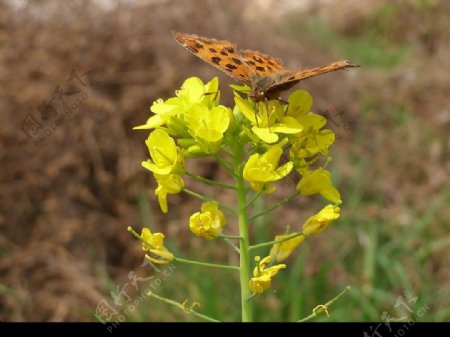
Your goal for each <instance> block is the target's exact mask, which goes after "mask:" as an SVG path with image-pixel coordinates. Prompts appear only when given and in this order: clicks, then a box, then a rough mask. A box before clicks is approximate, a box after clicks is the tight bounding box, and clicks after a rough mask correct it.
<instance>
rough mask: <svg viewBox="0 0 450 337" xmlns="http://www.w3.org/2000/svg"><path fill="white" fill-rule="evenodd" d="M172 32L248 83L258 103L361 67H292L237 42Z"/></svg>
mask: <svg viewBox="0 0 450 337" xmlns="http://www.w3.org/2000/svg"><path fill="white" fill-rule="evenodd" d="M172 35H173V36H174V37H175V39H176V40H177V41H178V42H179V43H180V44H181V45H182V46H183V47H185V48H186V49H187V50H189V51H190V52H192V53H193V54H194V55H196V56H198V57H199V58H201V59H202V60H203V61H205V62H208V63H209V64H211V65H212V66H214V67H216V68H218V69H220V70H222V71H223V72H224V73H226V74H227V75H228V76H230V77H232V78H234V79H235V80H237V81H238V82H240V83H243V84H245V85H247V86H249V87H250V88H251V92H250V94H249V97H250V98H251V99H252V100H253V101H255V102H261V101H267V100H271V99H277V100H281V99H280V93H281V92H282V91H284V90H288V89H290V88H291V87H293V86H294V85H296V84H297V83H298V82H300V81H301V80H304V79H306V78H309V77H313V76H317V75H320V74H325V73H328V72H330V71H335V70H341V69H347V68H350V67H358V65H356V64H352V63H351V62H349V61H347V60H343V61H337V62H334V63H330V64H328V65H326V66H322V67H317V68H312V69H307V70H301V71H296V70H290V69H286V68H284V67H283V64H282V62H281V60H280V59H279V58H275V57H271V56H269V55H265V54H263V53H260V52H258V51H253V50H239V51H238V50H237V49H236V44H234V43H232V42H230V41H227V40H216V39H209V38H206V37H201V36H198V35H195V34H187V33H180V32H176V31H172Z"/></svg>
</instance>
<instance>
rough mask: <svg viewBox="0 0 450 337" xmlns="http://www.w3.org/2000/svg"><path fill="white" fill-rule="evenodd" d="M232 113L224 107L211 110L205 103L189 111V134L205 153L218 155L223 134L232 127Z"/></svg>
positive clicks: (187, 115)
mask: <svg viewBox="0 0 450 337" xmlns="http://www.w3.org/2000/svg"><path fill="white" fill-rule="evenodd" d="M230 117H231V112H230V110H229V109H227V108H225V107H224V106H222V105H219V106H216V107H214V108H212V109H211V110H210V109H208V107H207V106H206V105H205V104H203V103H198V104H195V105H193V106H191V108H190V109H189V110H188V112H187V114H186V120H187V124H188V128H189V132H190V134H191V135H192V137H193V138H194V139H195V140H196V141H197V142H198V145H199V146H200V148H201V149H202V150H203V152H205V153H216V152H217V151H218V150H219V148H220V144H221V141H222V138H223V134H224V133H225V131H227V129H228V126H229V125H230V119H231V118H230Z"/></svg>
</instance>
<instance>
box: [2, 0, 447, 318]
mask: <svg viewBox="0 0 450 337" xmlns="http://www.w3.org/2000/svg"><path fill="white" fill-rule="evenodd" d="M172 29H175V30H179V31H182V32H189V33H196V34H199V35H202V36H206V37H214V38H223V39H228V40H231V41H234V42H236V43H237V45H238V46H239V47H241V48H243V49H255V50H259V51H261V52H264V53H267V54H269V55H273V56H276V57H280V58H282V59H283V61H284V64H285V65H286V66H287V67H288V68H292V69H302V68H307V67H315V66H320V65H325V64H328V63H330V62H333V61H336V60H338V59H350V60H351V61H352V62H354V63H357V64H359V65H361V68H354V69H350V70H349V71H347V72H335V73H332V74H327V75H323V76H319V77H316V78H313V79H309V80H306V81H304V82H301V83H300V85H298V86H297V88H303V89H305V90H308V91H309V92H310V93H311V94H312V96H313V97H314V99H315V103H314V107H313V111H315V112H318V113H322V114H325V115H327V116H328V118H329V127H330V128H332V129H333V130H334V131H335V132H336V134H337V140H336V143H335V145H334V146H333V147H332V151H331V153H330V155H331V156H332V157H333V162H332V163H331V164H330V165H329V169H330V170H331V172H332V173H333V179H334V181H335V183H336V185H337V187H338V189H339V190H340V191H341V194H342V198H343V202H344V203H343V205H342V211H341V213H342V215H341V218H340V219H339V220H338V221H336V222H334V223H333V224H332V226H330V228H329V229H327V231H325V232H324V233H322V234H320V235H318V236H316V237H312V238H311V239H309V240H307V241H306V242H305V243H304V244H303V245H302V246H301V247H300V248H299V249H298V251H297V253H296V254H294V255H293V256H292V257H290V258H289V260H288V261H287V264H288V269H287V270H285V271H282V272H280V273H279V275H278V276H279V277H278V276H277V279H276V280H275V281H274V284H273V287H272V288H271V290H269V291H268V292H267V293H265V294H264V295H262V296H258V297H256V298H254V299H253V300H254V301H255V307H256V312H255V318H256V319H257V320H261V321H272V320H276V321H292V320H297V319H300V318H302V317H304V316H307V315H309V314H310V313H311V310H312V309H313V308H314V307H315V306H316V305H318V304H323V303H325V302H327V301H328V300H329V299H331V298H333V297H334V296H335V295H336V294H337V293H338V292H340V291H341V290H342V289H344V288H345V287H346V286H347V285H350V286H351V287H352V290H351V291H350V292H349V293H348V294H347V295H345V297H343V298H341V299H340V300H339V301H338V302H337V303H336V304H334V305H333V306H332V307H330V314H331V318H326V317H325V316H324V317H319V318H317V319H316V320H323V321H330V320H331V321H379V320H389V321H394V320H400V321H405V320H408V319H414V320H418V321H446V320H447V321H448V320H449V319H450V308H449V298H450V296H449V287H450V282H449V281H450V263H449V262H450V254H449V253H450V235H449V223H450V208H449V207H448V206H449V205H450V183H449V173H450V138H449V135H450V132H449V131H450V100H449V96H450V95H449V94H450V92H449V88H450V76H449V74H450V61H449V58H448V55H449V54H450V41H449V40H450V2H449V1H446V0H442V1H439V0H397V1H389V0H370V1H357V0H327V1H315V0H297V1H294V0H277V1H275V0H254V1H245V0H230V1H218V0H189V1H180V0H178V1H176V0H172V1H170V0H166V1H164V0H159V1H158V0H140V1H139V0H135V1H132V0H129V1H125V0H123V1H120V0H97V1H94V0H92V1H83V0H74V1H64V2H63V1H47V0H40V1H27V0H17V1H14V0H9V1H6V0H3V1H0V118H1V121H0V160H1V168H0V321H96V320H97V318H96V316H95V315H96V314H97V315H99V314H101V313H105V312H108V313H109V314H108V315H109V318H111V320H118V319H119V320H125V321H195V320H196V319H195V317H191V316H188V315H185V314H184V313H183V312H182V311H180V310H178V309H175V308H174V307H171V306H169V305H167V304H165V303H162V302H159V301H157V300H155V299H145V296H143V293H144V291H145V290H146V289H147V290H148V289H151V290H153V291H154V292H155V293H157V294H159V295H161V296H167V297H170V298H172V299H174V300H177V301H179V302H182V301H184V300H185V299H188V300H189V303H192V302H200V303H201V308H198V311H200V312H202V313H205V314H208V315H211V316H213V317H216V318H220V319H222V320H228V321H236V320H239V319H240V313H239V308H240V304H239V298H240V297H239V296H240V295H239V291H238V289H239V288H238V278H237V276H236V275H234V274H232V273H230V272H227V271H225V272H222V271H220V272H218V271H214V272H212V273H211V272H210V271H209V270H207V269H206V270H205V269H202V268H199V267H192V266H186V265H179V264H177V265H174V266H173V267H162V268H161V269H159V270H155V269H153V268H152V267H151V266H149V265H146V264H145V263H143V256H142V252H141V248H140V244H139V242H138V241H137V240H135V239H134V238H133V237H132V236H131V235H130V234H129V233H128V232H127V230H126V228H127V226H133V227H134V228H135V229H136V230H140V228H141V226H150V227H151V228H152V230H154V231H162V232H163V233H165V234H166V236H167V238H168V244H167V245H168V247H169V248H170V249H171V250H172V251H174V252H175V253H176V254H177V255H178V254H179V256H181V257H185V258H191V259H199V260H202V261H209V262H216V263H236V262H237V261H238V260H237V256H236V254H235V253H234V252H233V251H232V250H231V249H230V248H229V247H228V246H227V245H226V244H225V243H223V242H220V241H212V242H209V241H208V242H206V240H201V239H199V238H196V237H193V236H192V235H191V234H190V233H189V229H188V225H187V224H188V219H189V216H190V214H192V212H194V211H197V209H198V208H199V205H200V202H199V201H198V200H195V199H193V198H192V197H190V196H188V195H183V194H180V195H171V196H170V197H169V213H168V214H167V215H165V216H164V215H163V214H162V213H161V211H160V210H159V206H158V204H157V201H156V198H155V196H154V188H155V183H154V181H153V178H152V176H151V174H150V173H149V172H148V171H146V170H144V169H143V168H142V167H141V165H140V163H141V161H142V160H146V159H147V158H148V152H147V149H146V146H145V144H144V140H145V139H146V137H147V135H148V133H146V132H143V131H133V130H132V127H133V126H136V125H140V124H143V123H144V122H145V121H146V120H147V118H148V117H149V116H150V112H149V107H150V105H151V104H152V102H153V101H154V100H156V99H158V98H165V99H166V98H168V97H171V96H173V95H174V91H175V90H176V89H178V88H179V87H180V86H181V84H182V82H183V80H184V79H185V78H187V77H189V76H199V77H201V78H202V79H203V80H204V81H208V80H210V79H211V78H212V77H214V76H219V78H220V85H221V94H222V101H223V102H224V104H228V105H231V104H232V93H231V89H230V88H229V87H228V84H230V83H232V81H231V80H229V79H228V78H227V77H226V76H225V75H224V74H222V73H220V72H219V71H217V70H216V69H214V68H213V67H211V66H209V65H207V64H206V63H204V62H202V61H201V60H199V59H198V58H196V57H195V56H193V55H192V54H190V53H188V52H187V51H186V50H185V49H184V48H182V47H181V46H180V45H178V44H177V42H176V41H175V40H174V39H173V38H172V36H171V34H170V31H171V30H172ZM285 95H287V93H286V94H285ZM285 97H286V96H285ZM189 165H190V166H189V167H190V170H191V171H193V172H195V173H197V174H199V175H203V176H206V177H209V178H214V179H219V180H221V181H224V180H225V179H226V175H225V174H224V173H223V172H222V171H221V170H220V169H219V168H218V167H217V166H216V165H215V164H214V163H213V162H211V161H209V160H200V161H199V160H196V161H193V162H192V163H190V164H189ZM186 182H187V185H188V186H189V187H190V188H191V189H193V190H197V191H203V192H204V193H208V194H210V195H212V196H214V193H217V190H215V189H211V188H210V189H205V188H204V187H203V186H202V185H199V184H198V183H196V182H195V181H189V180H187V181H186ZM295 183H296V181H295V180H293V181H291V182H290V183H289V181H287V182H285V183H284V185H279V188H278V189H277V192H276V193H274V194H273V195H271V196H270V197H269V198H268V199H267V201H266V202H267V204H268V203H273V202H277V201H279V200H282V198H283V197H285V196H286V195H288V194H289V193H290V192H291V190H289V188H291V189H292V188H293V186H295ZM283 186H284V187H285V188H283ZM225 198H226V196H225ZM228 201H230V202H232V200H228ZM325 204H326V201H325V200H323V199H321V198H320V197H309V198H305V197H304V198H298V199H295V200H294V201H293V202H291V203H290V204H288V205H287V206H286V207H284V208H281V209H279V210H278V211H277V212H276V213H275V214H273V216H272V217H271V218H268V219H266V220H265V221H259V222H257V223H255V224H254V227H253V228H252V235H253V237H254V242H261V241H263V240H270V239H272V238H273V236H274V235H275V234H279V233H282V232H283V229H284V227H285V226H286V225H287V224H288V225H290V226H291V227H292V228H293V229H294V230H295V229H299V228H300V226H301V224H302V223H303V221H304V220H305V219H306V218H308V217H309V216H311V215H312V214H314V213H315V212H317V211H318V210H319V209H320V208H321V207H323V206H324V205H325ZM279 219H283V221H282V223H279ZM235 230H236V228H235V223H234V222H232V223H231V224H230V228H229V232H233V231H235ZM265 253H266V252H264V251H262V252H259V254H265ZM158 280H159V281H158Z"/></svg>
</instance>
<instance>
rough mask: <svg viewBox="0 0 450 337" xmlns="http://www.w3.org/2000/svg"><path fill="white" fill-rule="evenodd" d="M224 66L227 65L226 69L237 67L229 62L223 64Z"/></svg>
mask: <svg viewBox="0 0 450 337" xmlns="http://www.w3.org/2000/svg"><path fill="white" fill-rule="evenodd" d="M225 67H227V68H228V69H237V67H236V66H235V65H234V64H230V63H228V64H227V65H225Z"/></svg>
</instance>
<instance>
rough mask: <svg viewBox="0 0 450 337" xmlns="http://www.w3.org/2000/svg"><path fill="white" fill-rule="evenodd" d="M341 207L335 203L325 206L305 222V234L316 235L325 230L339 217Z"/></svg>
mask: <svg viewBox="0 0 450 337" xmlns="http://www.w3.org/2000/svg"><path fill="white" fill-rule="evenodd" d="M340 210H341V209H340V208H339V207H338V206H334V205H328V206H325V207H324V208H322V209H321V210H320V212H319V213H317V214H316V215H313V216H312V217H310V218H309V219H308V220H306V221H305V223H304V224H303V235H305V236H309V235H315V234H319V233H321V232H323V231H324V230H325V229H326V228H327V227H328V225H329V224H330V222H331V221H333V220H336V219H338V218H339V212H340Z"/></svg>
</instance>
